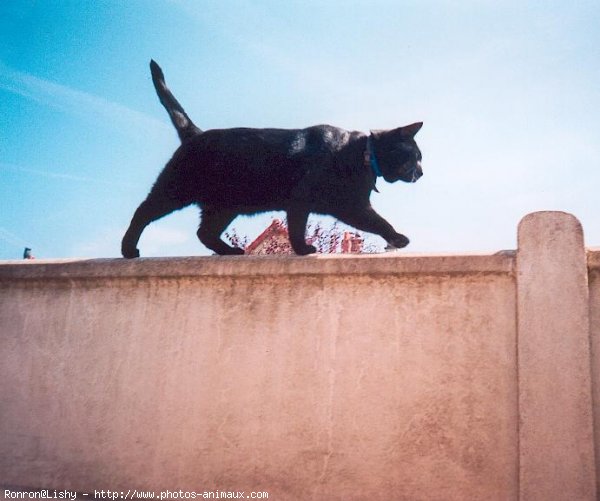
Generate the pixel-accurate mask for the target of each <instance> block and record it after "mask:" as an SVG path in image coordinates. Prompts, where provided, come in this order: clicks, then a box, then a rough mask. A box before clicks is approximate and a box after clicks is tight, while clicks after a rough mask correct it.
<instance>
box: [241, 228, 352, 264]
mask: <svg viewBox="0 0 600 501" xmlns="http://www.w3.org/2000/svg"><path fill="white" fill-rule="evenodd" d="M326 233H327V232H326ZM326 236H329V237H331V235H326ZM326 240H331V239H330V238H329V239H326ZM338 241H339V242H340V245H339V246H338V245H335V246H334V248H331V246H328V245H324V244H320V243H319V242H310V241H309V242H308V243H312V244H313V245H315V247H317V249H318V251H319V252H321V253H334V252H341V253H342V254H359V253H361V252H362V251H363V243H364V240H363V238H362V237H361V236H360V235H358V234H357V233H353V232H351V231H345V232H344V233H343V235H342V238H341V241H340V240H339V239H338ZM338 247H339V249H338ZM246 254H251V255H255V256H260V255H266V254H294V251H293V249H292V246H291V244H290V240H289V237H288V230H287V226H286V225H285V223H283V222H282V221H280V220H279V219H274V220H273V222H272V223H271V224H270V225H269V226H268V227H267V228H266V229H265V231H263V232H262V233H261V234H260V235H258V237H256V239H255V240H254V241H253V242H252V243H250V244H249V245H248V246H247V247H246Z"/></svg>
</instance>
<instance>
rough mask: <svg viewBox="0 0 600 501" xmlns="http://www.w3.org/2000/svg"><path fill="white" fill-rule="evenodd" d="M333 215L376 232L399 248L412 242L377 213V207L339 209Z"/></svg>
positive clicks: (355, 226) (358, 227)
mask: <svg viewBox="0 0 600 501" xmlns="http://www.w3.org/2000/svg"><path fill="white" fill-rule="evenodd" d="M331 215H332V216H334V217H336V218H337V219H339V220H340V221H342V222H343V223H346V224H349V225H350V226H353V227H354V228H356V229H357V230H362V231H367V232H369V233H375V234H376V235H379V236H381V237H383V238H384V239H385V240H386V241H387V242H388V243H389V244H390V245H392V246H393V247H396V248H397V249H401V248H402V247H406V246H407V245H408V244H409V242H410V240H409V239H408V238H407V237H406V236H404V235H402V233H398V232H397V231H396V230H395V229H394V227H393V226H392V225H391V224H390V223H388V222H387V221H386V220H385V219H384V218H382V217H381V216H380V215H379V214H377V212H375V209H373V207H371V206H370V205H369V206H367V207H364V208H363V209H360V210H357V209H352V210H339V211H336V212H335V213H332V214H331Z"/></svg>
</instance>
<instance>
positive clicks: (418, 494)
mask: <svg viewBox="0 0 600 501" xmlns="http://www.w3.org/2000/svg"><path fill="white" fill-rule="evenodd" d="M513 266H514V256H513V255H511V254H510V253H507V254H501V255H496V256H437V257H427V256H408V257H405V256H383V257H370V256H368V257H365V256H356V257H343V258H318V259H311V258H283V259H277V258H257V259H246V258H221V257H219V258H195V259H187V260H180V259H168V260H139V261H123V260H96V261H88V262H73V263H43V262H36V263H33V264H31V263H27V264H20V263H19V264H16V263H13V264H4V265H0V333H1V334H0V357H1V359H0V484H4V485H25V486H32V487H50V488H62V489H64V488H68V489H73V490H78V491H88V492H89V491H90V490H93V489H112V490H123V489H134V488H141V489H146V490H147V489H153V490H157V491H158V490H165V489H183V490H211V489H215V488H218V489H221V490H245V491H246V492H247V493H249V492H250V491H268V492H269V493H270V495H271V497H270V499H282V500H283V499H289V500H298V499H323V500H336V499H340V500H341V499H344V500H364V499H373V500H375V499H381V500H384V499H385V500H389V499H395V500H402V499H406V500H411V501H414V500H427V501H430V500H465V499H469V500H471V499H482V500H494V499H498V500H507V499H517V497H518V457H519V454H518V423H517V409H518V405H517V402H518V400H517V378H516V373H517V366H516V364H517V360H516V303H515V294H516V292H515V287H516V286H515V281H514V274H513Z"/></svg>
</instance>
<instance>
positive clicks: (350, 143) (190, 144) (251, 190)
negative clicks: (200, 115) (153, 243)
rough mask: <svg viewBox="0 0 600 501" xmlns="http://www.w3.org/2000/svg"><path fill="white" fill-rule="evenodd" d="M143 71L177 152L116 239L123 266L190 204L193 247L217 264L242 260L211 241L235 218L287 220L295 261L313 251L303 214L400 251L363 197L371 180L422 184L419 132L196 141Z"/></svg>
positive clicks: (245, 132)
mask: <svg viewBox="0 0 600 501" xmlns="http://www.w3.org/2000/svg"><path fill="white" fill-rule="evenodd" d="M150 68H151V72H152V80H153V82H154V86H155V88H156V92H157V94H158V97H159V99H160V101H161V103H162V104H163V106H164V107H165V108H166V110H167V112H168V113H169V116H170V117H171V120H172V122H173V124H174V125H175V128H176V129H177V133H178V134H179V137H180V139H181V142H182V144H181V146H180V147H179V148H178V149H177V151H175V154H174V155H173V158H171V160H170V161H169V162H168V163H167V165H166V166H165V168H164V170H163V171H162V172H161V174H160V175H159V176H158V179H157V180H156V182H155V184H154V186H153V187H152V190H151V191H150V194H149V195H148V197H147V198H146V200H145V201H144V202H142V204H141V205H140V206H139V207H138V209H137V210H136V212H135V214H134V216H133V219H132V220H131V224H130V225H129V229H128V230H127V232H126V233H125V236H124V237H123V242H122V247H121V251H122V253H123V256H124V257H126V258H134V257H138V256H139V251H138V250H137V248H136V246H137V243H138V240H139V238H140V235H141V234H142V231H143V230H144V228H145V227H146V226H147V225H148V224H150V223H151V222H152V221H155V220H157V219H159V218H161V217H163V216H165V215H167V214H169V213H171V212H173V211H175V210H179V209H182V208H183V207H186V206H188V205H190V204H197V205H198V206H200V208H201V210H202V221H201V224H200V228H199V230H198V238H199V239H200V241H201V242H202V243H203V244H204V245H206V247H208V248H209V249H211V250H213V251H215V252H216V253H218V254H243V253H244V251H243V250H242V249H239V248H236V247H231V246H229V245H227V244H226V243H225V242H223V240H221V238H220V236H221V233H222V232H223V231H224V230H225V229H226V228H227V226H228V225H229V223H231V221H233V219H234V218H235V217H236V216H237V215H238V214H254V213H258V212H265V211H275V210H284V211H286V212H287V221H288V229H289V235H290V242H291V244H292V248H293V249H294V251H295V252H296V253H297V254H300V255H305V254H311V253H313V252H315V250H316V249H315V248H314V247H313V246H312V245H307V244H306V241H305V235H304V233H305V230H306V222H307V219H308V215H309V214H310V213H311V212H314V213H318V214H329V215H331V216H334V217H336V218H337V219H339V220H341V221H343V222H344V223H347V224H349V225H351V226H354V227H355V228H357V229H359V230H364V231H367V232H370V233H376V234H377V235H381V236H382V237H383V238H384V239H385V240H387V241H388V243H390V244H391V245H392V246H394V247H397V248H401V247H405V246H406V245H408V242H409V240H408V238H406V237H405V236H404V235H402V234H400V233H397V232H396V230H394V228H393V227H392V226H391V225H390V224H389V223H388V222H387V221H386V220H385V219H383V218H382V217H381V216H380V215H379V214H377V213H376V212H375V211H374V210H373V208H372V207H371V204H370V203H369V197H370V195H371V191H372V190H373V189H375V190H376V188H375V181H376V179H377V177H379V176H382V177H383V179H385V180H386V181H387V182H389V183H393V182H395V181H398V180H402V181H405V182H409V183H414V182H415V181H416V180H417V179H419V178H420V177H421V176H422V175H423V172H422V170H421V152H420V151H419V148H418V147H417V144H416V143H415V140H414V136H415V134H416V133H417V132H418V131H419V129H420V128H421V126H422V125H423V124H422V123H420V122H419V123H415V124H412V125H408V126H406V127H400V128H398V129H392V130H381V131H371V134H370V135H366V134H364V133H362V132H349V131H346V130H343V129H339V128H337V127H332V126H330V125H317V126H314V127H308V128H306V129H289V130H287V129H247V128H239V129H222V130H208V131H205V132H204V131H202V130H200V129H198V127H196V126H195V125H194V123H193V122H192V121H191V120H190V118H189V117H188V116H187V114H186V113H185V111H184V110H183V108H182V107H181V105H180V104H179V103H178V102H177V100H176V99H175V97H174V96H173V94H171V92H170V90H169V89H168V88H167V86H166V84H165V80H164V75H163V73H162V71H161V69H160V67H159V66H158V65H157V64H156V63H155V62H154V61H151V63H150Z"/></svg>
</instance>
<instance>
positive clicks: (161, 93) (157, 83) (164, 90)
mask: <svg viewBox="0 0 600 501" xmlns="http://www.w3.org/2000/svg"><path fill="white" fill-rule="evenodd" d="M150 72H151V73H152V83H154V88H155V89H156V93H157V94H158V99H160V102H161V103H162V105H163V106H164V107H165V109H166V110H167V113H168V114H169V117H170V118H171V122H173V125H174V126H175V128H176V129H177V134H179V139H181V142H182V143H183V142H184V141H186V140H188V139H189V138H191V137H194V136H196V135H198V134H201V133H202V130H201V129H199V128H198V127H196V125H195V124H194V122H192V119H191V118H190V117H188V116H187V113H186V112H185V110H184V109H183V107H182V106H181V105H180V104H179V101H177V99H175V96H174V95H173V94H172V93H171V91H170V90H169V88H168V87H167V84H166V83H165V76H164V75H163V72H162V70H161V69H160V66H159V65H158V64H156V61H154V60H151V61H150Z"/></svg>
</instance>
